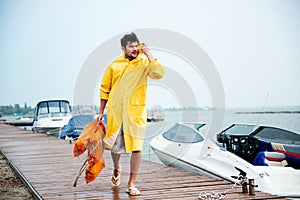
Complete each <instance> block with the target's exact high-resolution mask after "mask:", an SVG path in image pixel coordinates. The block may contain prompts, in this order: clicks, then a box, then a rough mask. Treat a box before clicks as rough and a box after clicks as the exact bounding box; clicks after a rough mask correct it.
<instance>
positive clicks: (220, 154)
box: [150, 123, 300, 197]
mask: <svg viewBox="0 0 300 200" xmlns="http://www.w3.org/2000/svg"><path fill="white" fill-rule="evenodd" d="M204 126H205V124H202V127H204ZM194 127H195V125H192V126H191V124H185V123H177V124H175V125H174V126H172V127H171V128H170V129H169V130H167V131H166V132H164V133H162V134H160V135H158V136H156V137H154V138H153V139H152V140H151V142H150V146H151V147H152V149H153V151H154V152H155V153H156V155H157V156H158V157H159V159H160V160H161V161H162V162H163V163H164V164H166V165H169V166H173V167H177V168H181V169H185V170H188V171H193V172H197V173H200V174H204V175H208V176H211V177H215V178H220V179H225V180H228V181H231V182H234V183H235V182H236V181H237V178H238V177H240V176H245V177H247V178H248V179H254V184H255V185H258V187H257V189H258V190H260V191H263V192H267V193H270V194H273V195H279V196H288V197H300V190H299V188H300V171H299V168H298V167H299V165H298V164H299V163H297V162H294V161H295V160H296V161H297V159H299V158H297V156H299V155H300V154H299V152H287V151H285V152H284V151H283V150H284V149H285V148H282V149H281V152H280V151H279V150H278V151H277V150H276V151H277V152H274V151H273V152H269V151H270V149H269V151H268V152H266V150H268V149H267V148H268V147H267V146H268V145H264V144H263V142H262V141H263V140H262V138H259V137H261V136H262V135H263V134H261V133H264V134H266V133H267V132H268V130H270V131H271V132H272V134H273V133H276V134H282V133H284V132H286V131H285V130H282V129H277V128H273V127H261V126H254V125H233V126H231V127H229V128H228V129H226V130H224V131H223V132H222V133H220V134H218V138H219V139H220V140H221V139H223V141H222V143H218V142H217V141H213V140H208V139H205V138H204V136H203V135H202V134H201V133H200V131H199V130H197V129H196V128H194ZM198 127H200V130H201V126H199V124H198ZM268 128H269V129H268ZM231 130H233V131H231ZM282 131H283V132H282ZM288 132H289V131H288ZM254 133H259V134H258V135H260V136H256V137H257V138H259V139H257V138H255V136H253V134H254ZM290 133H292V132H290ZM251 134H252V135H251ZM276 134H275V135H276ZM268 135H270V134H268ZM273 136H274V135H273ZM289 136H291V137H292V138H291V139H293V140H294V142H292V143H294V144H287V145H284V146H285V147H287V146H290V147H291V148H292V149H294V150H296V151H298V150H299V143H300V135H299V134H296V133H292V134H290V135H289ZM222 137H223V138H222ZM226 137H227V138H229V142H228V141H226V139H224V138H226ZM281 138H284V136H283V137H281ZM268 142H269V143H272V141H265V143H266V144H268ZM277 142H278V141H277ZM290 142H291V141H290ZM226 143H228V144H227V149H226V148H224V147H226ZM286 143H288V142H286ZM272 144H273V143H272ZM276 144H277V145H278V146H281V147H283V146H282V144H281V145H279V143H276ZM265 148H266V149H265ZM260 149H262V150H263V151H261V150H260ZM275 149H276V148H275ZM259 155H260V156H261V155H267V156H265V157H264V158H263V160H264V161H266V162H267V163H268V164H263V165H264V166H257V165H253V164H252V163H251V162H249V160H250V158H251V157H255V158H254V160H255V159H258V158H257V157H259ZM268 156H269V157H268ZM287 156H292V157H293V156H296V157H293V158H292V160H288V159H287ZM266 158H268V159H269V160H271V161H268V160H267V159H266ZM272 158H274V159H272ZM247 160H248V161H247ZM258 160H261V159H258ZM289 161H291V163H292V165H293V166H294V167H283V165H284V164H286V163H288V162H289ZM298 161H299V160H298ZM260 165H262V164H260ZM273 165H277V166H273Z"/></svg>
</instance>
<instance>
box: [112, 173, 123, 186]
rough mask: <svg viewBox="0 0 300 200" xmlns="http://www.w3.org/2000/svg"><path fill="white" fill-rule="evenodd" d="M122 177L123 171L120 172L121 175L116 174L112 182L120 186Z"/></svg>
mask: <svg viewBox="0 0 300 200" xmlns="http://www.w3.org/2000/svg"><path fill="white" fill-rule="evenodd" d="M120 177H121V172H120V173H119V175H118V176H117V177H116V176H115V175H114V174H113V175H112V177H111V183H112V184H113V186H119V185H120V183H121V180H120Z"/></svg>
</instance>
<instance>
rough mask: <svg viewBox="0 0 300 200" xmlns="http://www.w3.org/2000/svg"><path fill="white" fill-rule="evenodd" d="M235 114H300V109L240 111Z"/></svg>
mask: <svg viewBox="0 0 300 200" xmlns="http://www.w3.org/2000/svg"><path fill="white" fill-rule="evenodd" d="M235 114H300V110H289V111H287V110H283V111H240V112H235Z"/></svg>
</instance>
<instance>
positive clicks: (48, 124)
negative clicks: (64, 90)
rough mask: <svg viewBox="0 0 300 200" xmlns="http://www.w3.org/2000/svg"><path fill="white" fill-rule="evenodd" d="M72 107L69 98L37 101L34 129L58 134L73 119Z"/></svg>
mask: <svg viewBox="0 0 300 200" xmlns="http://www.w3.org/2000/svg"><path fill="white" fill-rule="evenodd" d="M71 117H72V114H71V107H70V103H69V101H67V100H45V101H40V102H38V103H37V105H36V108H35V113H34V120H33V125H32V131H34V132H41V133H47V134H54V135H58V133H59V131H60V129H61V128H62V127H63V126H64V125H66V124H67V123H68V122H69V120H70V119H71Z"/></svg>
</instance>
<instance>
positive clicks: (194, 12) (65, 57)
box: [0, 0, 300, 107]
mask: <svg viewBox="0 0 300 200" xmlns="http://www.w3.org/2000/svg"><path fill="white" fill-rule="evenodd" d="M299 10H300V1H298V0H264V1H261V0H223V1H221V0H210V1H204V0H190V1H174V0H165V1H161V0H153V1H132V0H127V1H123V0H119V1H97V0H87V1H82V0H41V1H36V0H26V1H22V0H0V90H1V94H0V95H1V96H0V105H9V104H12V105H13V104H16V103H18V104H21V105H24V103H25V102H26V103H27V105H30V106H32V107H34V106H35V105H36V103H37V102H38V101H39V100H42V99H55V98H63V99H67V100H69V101H70V102H71V104H72V103H73V95H74V90H75V85H76V81H77V78H78V77H79V76H80V73H81V69H82V66H83V65H84V63H85V62H86V61H87V59H88V58H89V56H90V55H91V54H92V53H93V52H95V50H96V49H97V48H98V47H99V46H101V44H103V43H105V42H106V41H108V40H110V39H112V38H114V37H115V36H119V35H123V34H125V33H129V32H131V31H133V30H140V29H144V28H148V29H149V28H150V29H163V30H169V31H173V32H176V33H179V34H182V35H184V36H185V37H187V38H189V39H190V40H192V41H193V42H195V43H196V44H198V45H199V46H200V47H201V48H202V49H203V50H204V51H205V52H206V54H207V56H208V57H209V58H210V59H211V61H212V62H213V64H214V66H215V68H216V70H217V72H218V75H219V77H220V79H221V82H222V85H223V88H224V94H225V97H224V98H225V99H224V101H225V106H226V107H255V106H299V105H300V79H299V75H300V56H299V55H300V37H299V35H300V12H299ZM154 35H155V33H154ZM140 37H141V38H142V37H143V36H142V35H141V36H140ZM117 40H119V39H117ZM117 42H119V41H117ZM176 42H178V41H176V40H174V43H176ZM147 44H148V43H147ZM148 45H149V46H150V47H151V44H148ZM118 48H119V47H118ZM107 51H109V49H107ZM186 52H187V53H189V49H186ZM152 53H153V54H154V56H156V57H158V58H159V60H160V62H161V63H162V64H163V65H164V66H165V67H167V68H168V69H174V70H175V71H176V72H178V73H180V74H181V76H182V78H183V79H185V80H186V82H187V84H188V88H187V91H192V93H193V94H194V95H195V96H196V105H195V106H212V97H211V91H209V88H208V85H207V83H206V81H205V77H203V76H202V77H201V76H198V75H195V73H193V71H192V70H190V69H191V68H190V67H191V63H189V62H188V60H184V59H183V58H182V57H180V56H178V55H174V54H171V53H168V52H164V51H159V50H155V49H153V50H152ZM121 54H122V52H121V50H120V55H121ZM99 63H100V62H99ZM108 64H109V63H107V65H108ZM105 67H106V66H99V71H98V72H91V73H97V74H99V79H98V82H97V83H95V89H94V91H95V92H94V94H93V96H94V103H95V105H98V104H99V102H98V101H99V97H98V96H99V94H98V93H99V83H100V80H101V74H102V71H103V69H104V68H105ZM169 78H170V77H169ZM171 78H172V77H171ZM170 80H172V79H170ZM174 83H176V80H175V79H174ZM147 95H148V96H147V104H148V107H153V106H156V105H159V106H162V107H173V106H175V107H177V106H180V105H181V103H180V99H179V100H178V96H177V94H176V92H174V90H172V89H170V88H168V87H163V86H162V85H160V84H159V81H158V82H157V83H152V82H151V84H150V85H149V88H148V94H147ZM191 106H193V105H191Z"/></svg>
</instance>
